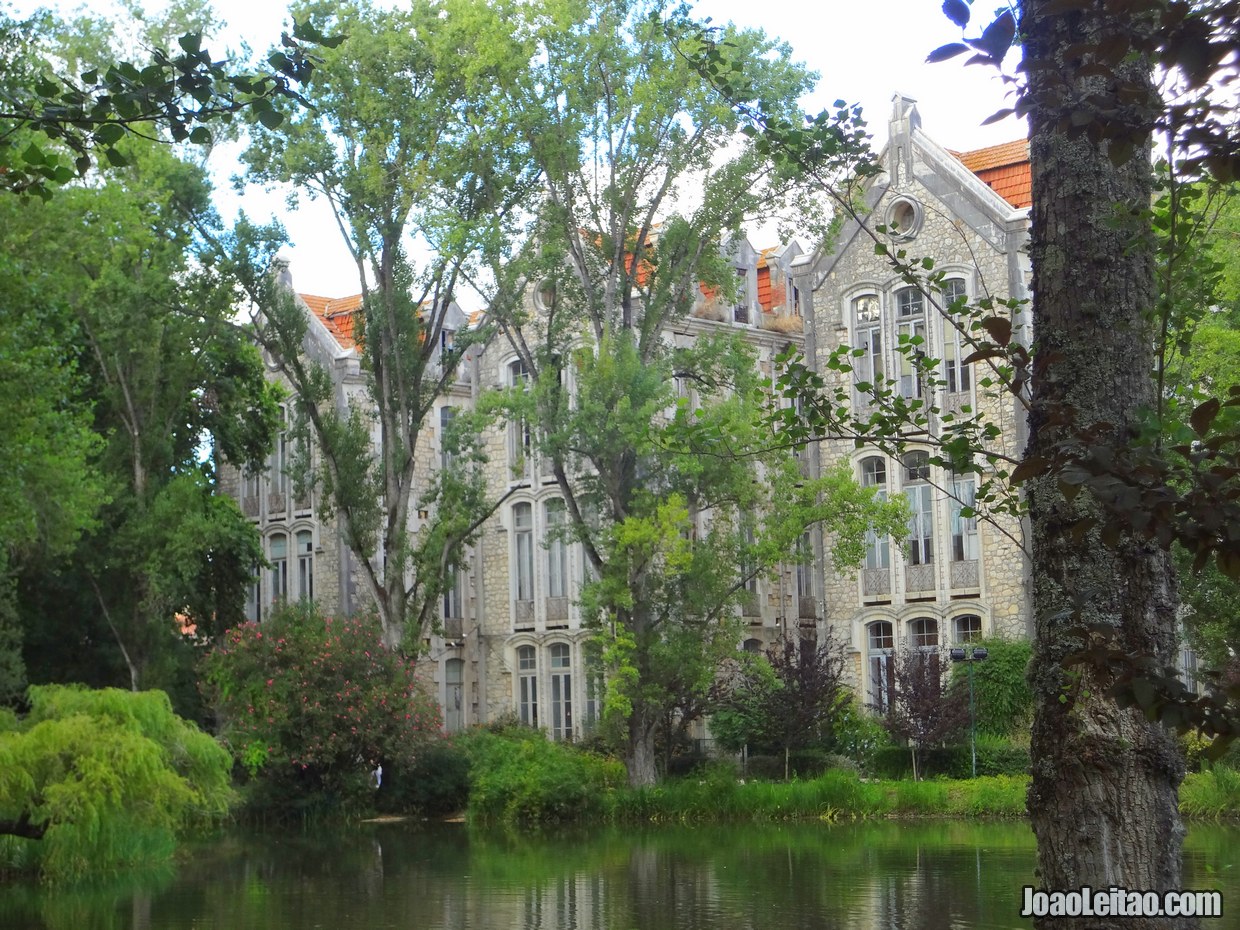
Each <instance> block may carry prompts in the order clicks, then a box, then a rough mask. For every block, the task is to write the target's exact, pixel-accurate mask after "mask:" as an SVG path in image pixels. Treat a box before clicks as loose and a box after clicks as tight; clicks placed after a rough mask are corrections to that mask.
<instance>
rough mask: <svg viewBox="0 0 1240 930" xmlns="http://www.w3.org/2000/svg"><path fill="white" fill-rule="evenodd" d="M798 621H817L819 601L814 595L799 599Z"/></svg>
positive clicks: (806, 595)
mask: <svg viewBox="0 0 1240 930" xmlns="http://www.w3.org/2000/svg"><path fill="white" fill-rule="evenodd" d="M797 619H798V620H817V619H818V599H817V598H815V597H814V596H813V595H812V594H802V595H801V596H800V597H798V598H797Z"/></svg>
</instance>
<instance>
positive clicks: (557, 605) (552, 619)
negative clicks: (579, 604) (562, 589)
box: [545, 597, 568, 624]
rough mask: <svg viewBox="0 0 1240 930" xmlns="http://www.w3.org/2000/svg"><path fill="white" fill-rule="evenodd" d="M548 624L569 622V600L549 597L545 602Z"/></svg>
mask: <svg viewBox="0 0 1240 930" xmlns="http://www.w3.org/2000/svg"><path fill="white" fill-rule="evenodd" d="M545 606H546V609H547V623H548V624H552V623H556V624H562V623H567V622H568V598H566V597H549V598H547V600H546V602H545Z"/></svg>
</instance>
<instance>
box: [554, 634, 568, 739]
mask: <svg viewBox="0 0 1240 930" xmlns="http://www.w3.org/2000/svg"><path fill="white" fill-rule="evenodd" d="M548 652H549V653H550V659H551V738H552V739H566V740H571V739H572V738H573V673H572V671H571V667H570V660H569V648H568V644H567V643H553V644H552V646H551V648H550V649H549V650H548Z"/></svg>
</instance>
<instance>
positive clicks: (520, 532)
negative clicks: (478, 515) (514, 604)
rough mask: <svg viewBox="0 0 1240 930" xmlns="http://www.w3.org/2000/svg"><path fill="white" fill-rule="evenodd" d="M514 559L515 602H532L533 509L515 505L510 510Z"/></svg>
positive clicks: (525, 505)
mask: <svg viewBox="0 0 1240 930" xmlns="http://www.w3.org/2000/svg"><path fill="white" fill-rule="evenodd" d="M512 529H513V543H514V546H513V548H514V557H515V559H516V572H517V600H518V601H529V602H533V600H534V508H533V506H531V505H530V504H516V505H514V506H513V508H512Z"/></svg>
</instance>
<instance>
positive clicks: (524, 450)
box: [508, 359, 534, 474]
mask: <svg viewBox="0 0 1240 930" xmlns="http://www.w3.org/2000/svg"><path fill="white" fill-rule="evenodd" d="M529 380H530V371H529V369H528V368H526V367H525V362H523V361H521V360H520V359H517V360H516V361H515V362H511V363H509V365H508V385H509V387H514V388H515V387H518V386H521V385H528V384H529ZM533 449H534V434H533V432H532V430H531V428H530V421H529V420H527V419H526V418H525V417H514V418H513V419H512V420H509V422H508V464H509V465H510V466H511V467H512V469H513V471H514V472H515V473H517V474H528V468H529V463H530V455H531V453H532V452H533Z"/></svg>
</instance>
